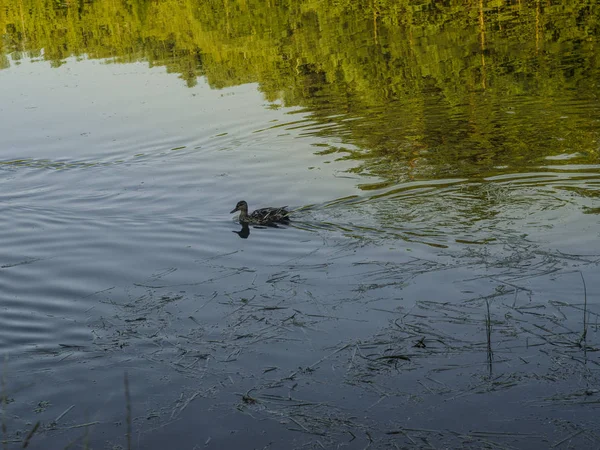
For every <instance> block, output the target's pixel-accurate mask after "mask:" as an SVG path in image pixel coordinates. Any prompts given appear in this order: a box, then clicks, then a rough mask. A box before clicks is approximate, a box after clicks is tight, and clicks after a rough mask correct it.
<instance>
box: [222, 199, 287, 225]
mask: <svg viewBox="0 0 600 450" xmlns="http://www.w3.org/2000/svg"><path fill="white" fill-rule="evenodd" d="M286 208H287V206H281V207H278V208H260V209H257V210H256V211H253V212H252V213H251V214H248V203H246V202H245V201H244V200H240V201H239V202H237V205H235V208H233V209H232V210H231V211H230V213H229V214H233V213H234V212H236V211H239V212H240V216H239V221H240V223H242V224H249V223H250V224H256V225H272V224H276V223H288V222H289V221H290V218H289V214H290V211H288V210H287V209H286Z"/></svg>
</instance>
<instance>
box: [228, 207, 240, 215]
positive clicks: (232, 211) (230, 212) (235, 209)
mask: <svg viewBox="0 0 600 450" xmlns="http://www.w3.org/2000/svg"><path fill="white" fill-rule="evenodd" d="M237 210H238V208H237V206H236V207H235V208H233V209H232V210H231V211H229V214H233V213H234V212H236V211H237Z"/></svg>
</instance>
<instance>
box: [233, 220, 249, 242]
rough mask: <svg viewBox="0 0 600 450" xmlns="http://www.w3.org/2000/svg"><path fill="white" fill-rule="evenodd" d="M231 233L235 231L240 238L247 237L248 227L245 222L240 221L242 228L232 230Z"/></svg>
mask: <svg viewBox="0 0 600 450" xmlns="http://www.w3.org/2000/svg"><path fill="white" fill-rule="evenodd" d="M232 233H236V234H237V235H238V236H239V237H241V238H242V239H248V236H250V227H248V224H247V223H242V229H241V230H240V231H232Z"/></svg>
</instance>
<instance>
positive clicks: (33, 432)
mask: <svg viewBox="0 0 600 450" xmlns="http://www.w3.org/2000/svg"><path fill="white" fill-rule="evenodd" d="M39 427H40V421H39V420H38V421H37V422H36V423H35V425H34V426H33V428H32V429H31V431H30V432H29V434H27V437H26V438H25V440H24V441H23V445H22V447H21V448H27V447H29V441H31V438H32V437H33V435H34V434H35V432H36V431H37V429H38V428H39Z"/></svg>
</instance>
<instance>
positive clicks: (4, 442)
mask: <svg viewBox="0 0 600 450" xmlns="http://www.w3.org/2000/svg"><path fill="white" fill-rule="evenodd" d="M7 362H8V356H4V364H3V366H2V380H1V384H2V386H1V387H2V392H0V396H2V438H3V439H2V448H3V449H4V450H8V430H7V428H6V405H7V404H8V401H7V393H6V377H5V375H6V363H7Z"/></svg>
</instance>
